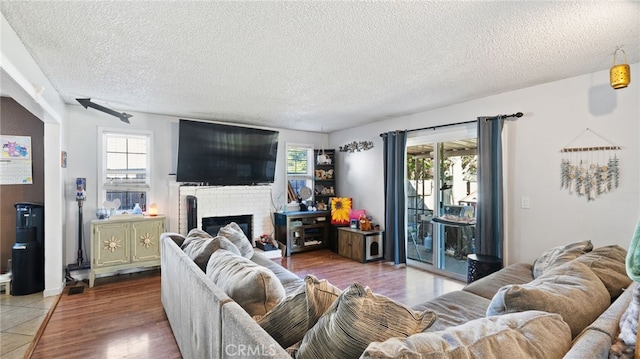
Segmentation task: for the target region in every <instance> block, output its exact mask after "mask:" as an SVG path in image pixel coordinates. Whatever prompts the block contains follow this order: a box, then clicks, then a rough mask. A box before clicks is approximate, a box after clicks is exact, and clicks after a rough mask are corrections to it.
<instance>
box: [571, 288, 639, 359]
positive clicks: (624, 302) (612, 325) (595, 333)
mask: <svg viewBox="0 0 640 359" xmlns="http://www.w3.org/2000/svg"><path fill="white" fill-rule="evenodd" d="M635 285H637V283H635V282H634V283H632V285H631V286H629V288H627V289H626V290H625V291H624V292H623V293H622V294H621V295H620V296H619V297H618V299H616V300H615V302H613V303H612V304H611V306H609V308H607V310H605V311H604V312H603V313H602V314H601V315H600V316H599V317H598V319H596V320H595V321H594V322H593V323H591V324H590V325H589V326H588V327H586V328H585V329H584V330H583V331H582V333H580V334H579V335H578V336H577V337H576V338H575V339H574V340H573V343H572V345H571V350H569V352H568V353H567V354H566V355H565V359H582V358H587V357H588V358H603V359H606V358H608V357H609V350H610V349H611V344H612V343H613V342H614V341H615V340H616V337H617V335H618V332H619V330H620V318H621V317H622V314H623V313H624V312H625V311H626V310H627V308H628V307H629V303H630V302H631V297H632V294H633V288H634V286H635Z"/></svg>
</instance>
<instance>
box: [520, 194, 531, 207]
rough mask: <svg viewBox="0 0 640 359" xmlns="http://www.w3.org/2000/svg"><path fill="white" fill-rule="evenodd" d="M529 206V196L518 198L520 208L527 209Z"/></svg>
mask: <svg viewBox="0 0 640 359" xmlns="http://www.w3.org/2000/svg"><path fill="white" fill-rule="evenodd" d="M530 205H531V203H530V202H529V196H522V197H521V198H520V208H524V209H529V208H530Z"/></svg>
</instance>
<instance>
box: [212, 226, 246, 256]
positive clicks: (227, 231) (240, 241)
mask: <svg viewBox="0 0 640 359" xmlns="http://www.w3.org/2000/svg"><path fill="white" fill-rule="evenodd" d="M218 235H219V236H223V237H226V238H227V239H229V240H230V241H231V243H233V244H235V245H236V247H238V250H239V251H240V254H241V255H242V256H243V257H245V258H251V257H252V256H253V243H252V242H251V240H249V239H248V238H247V236H246V235H245V234H244V232H243V231H242V229H241V228H240V226H239V225H238V224H237V223H236V222H231V223H229V224H227V225H226V226H224V227H222V228H220V230H218Z"/></svg>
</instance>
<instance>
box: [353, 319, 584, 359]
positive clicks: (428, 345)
mask: <svg viewBox="0 0 640 359" xmlns="http://www.w3.org/2000/svg"><path fill="white" fill-rule="evenodd" d="M570 346H571V330H570V329H569V326H568V325H567V324H566V323H565V322H564V321H563V320H562V318H561V317H560V316H559V315H558V314H551V313H545V312H540V311H528V312H522V313H513V314H506V315H502V316H498V317H489V318H481V319H477V320H474V321H471V322H468V323H465V324H462V325H460V326H456V327H451V328H447V329H445V330H443V331H439V332H429V333H419V334H414V335H412V336H410V337H408V338H392V339H389V340H386V341H384V342H381V343H380V342H374V343H371V344H369V346H368V347H367V349H366V350H365V351H364V353H363V355H362V356H361V358H415V359H418V358H420V359H430V358H433V359H436V358H437V359H446V358H451V359H458V358H474V359H476V358H477V359H484V358H531V359H555V358H557V359H559V358H562V357H563V355H564V353H566V352H567V350H569V347H570Z"/></svg>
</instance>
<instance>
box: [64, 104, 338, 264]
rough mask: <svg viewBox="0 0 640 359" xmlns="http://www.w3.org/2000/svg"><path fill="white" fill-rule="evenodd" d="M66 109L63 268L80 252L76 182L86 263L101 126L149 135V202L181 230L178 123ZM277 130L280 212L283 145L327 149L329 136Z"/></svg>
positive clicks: (276, 195) (276, 189)
mask: <svg viewBox="0 0 640 359" xmlns="http://www.w3.org/2000/svg"><path fill="white" fill-rule="evenodd" d="M67 107H68V114H69V118H68V131H67V139H68V141H67V149H68V168H67V171H66V179H65V193H66V201H65V203H66V215H67V218H68V221H67V224H68V225H67V227H66V249H65V259H64V264H65V265H67V264H70V263H74V262H75V259H76V251H77V248H78V245H77V241H78V239H77V238H78V234H77V233H78V206H77V203H76V201H75V180H76V178H77V177H85V178H86V179H87V191H86V194H87V200H86V202H85V203H84V208H83V222H84V223H83V228H84V237H85V239H84V243H85V246H84V248H85V258H86V259H88V258H89V249H90V242H89V241H90V224H89V222H90V221H91V220H92V219H95V211H96V208H98V207H101V206H102V205H101V204H99V203H98V200H97V198H98V177H97V176H98V128H99V127H105V128H111V129H118V130H145V131H152V132H153V145H152V146H153V147H152V149H151V152H152V156H153V163H152V165H151V168H152V178H151V185H152V187H153V188H154V192H153V193H151V194H150V196H149V198H147V203H148V204H149V203H152V202H155V203H156V204H157V205H158V209H159V212H160V213H161V214H164V215H166V216H167V227H166V230H167V231H173V232H178V231H179V225H178V224H179V204H180V198H179V196H180V195H179V190H178V189H179V186H178V184H177V183H176V182H175V176H174V175H170V174H172V173H175V170H176V160H177V150H178V123H179V118H177V117H170V116H160V115H153V114H146V113H137V112H129V113H131V114H132V115H133V117H131V118H130V121H131V124H125V123H123V122H121V121H120V120H119V119H117V118H116V117H113V116H110V115H107V114H104V113H102V112H98V111H96V110H94V109H91V108H89V109H85V108H83V107H82V106H80V105H79V104H78V105H77V106H67ZM276 130H278V131H280V136H279V141H278V160H277V162H276V175H275V180H274V184H273V185H272V186H271V191H272V197H273V198H272V200H273V202H274V204H275V205H276V206H277V208H279V205H281V204H282V202H281V201H283V200H285V199H286V196H285V188H286V187H285V178H286V174H285V166H284V160H285V152H286V147H285V146H286V143H287V142H295V143H309V144H312V145H314V146H315V147H318V148H319V147H320V146H321V145H322V144H323V142H324V144H325V145H326V141H327V135H324V134H320V133H313V132H301V131H290V130H282V129H276Z"/></svg>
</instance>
